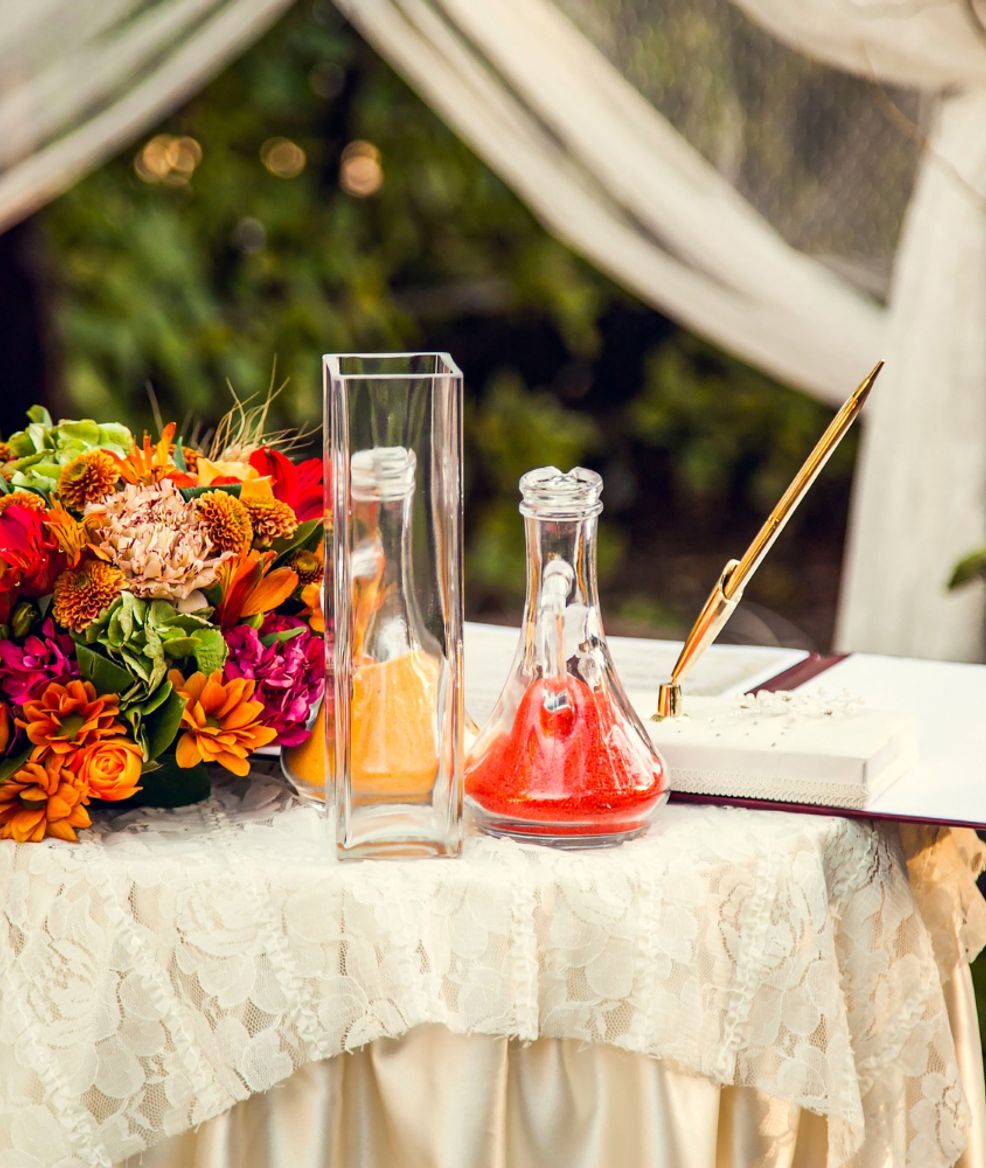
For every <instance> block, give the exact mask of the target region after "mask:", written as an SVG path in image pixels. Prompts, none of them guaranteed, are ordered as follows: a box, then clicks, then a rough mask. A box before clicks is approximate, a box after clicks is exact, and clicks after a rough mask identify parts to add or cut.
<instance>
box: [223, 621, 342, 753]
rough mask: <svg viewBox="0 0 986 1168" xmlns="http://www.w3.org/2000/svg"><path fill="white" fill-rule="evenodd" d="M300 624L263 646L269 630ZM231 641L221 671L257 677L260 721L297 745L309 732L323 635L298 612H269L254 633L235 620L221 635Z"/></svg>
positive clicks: (321, 671)
mask: <svg viewBox="0 0 986 1168" xmlns="http://www.w3.org/2000/svg"><path fill="white" fill-rule="evenodd" d="M292 629H300V630H301V632H299V633H296V634H295V636H293V637H292V638H291V639H290V640H288V641H276V642H275V643H274V644H272V645H265V644H264V643H263V638H264V637H266V636H268V635H269V634H271V633H280V632H286V631H288V630H292ZM225 636H226V643H227V645H228V646H229V657H228V658H227V660H226V667H225V676H226V677H227V678H230V679H232V678H236V677H245V678H251V679H253V680H255V681H256V683H257V688H256V691H255V692H254V695H253V696H254V699H255V700H256V701H259V702H262V703H263V707H264V711H263V714H262V715H261V717H260V721H261V723H262V724H263V725H265V726H269V727H271V728H272V729H274V730H276V731H277V738H278V742H279V744H280V745H281V746H296V745H297V744H298V743H299V742H303V741H304V740H305V738H307V736H308V722H309V719H310V717H311V716H312V714H313V713H314V711H315V708H316V707H317V705H318V703H319V701H320V700H321V697H322V691H323V689H324V685H325V660H324V651H323V647H322V638H321V637H318V636H316V635H315V634H314V633H312V631H311V630H310V629H309V628H308V626H307V625H306V624H305V622H304V621H302V620H298V619H297V618H296V617H290V616H277V615H273V614H272V615H270V616H268V617H267V618H266V619H265V620H264V623H263V624H262V625H261V627H260V631H259V632H258V631H257V630H256V629H252V628H250V627H249V625H237V626H236V627H235V628H233V629H230V630H229V632H227V633H226V634H225Z"/></svg>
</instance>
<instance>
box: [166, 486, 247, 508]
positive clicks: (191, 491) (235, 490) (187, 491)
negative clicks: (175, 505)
mask: <svg viewBox="0 0 986 1168" xmlns="http://www.w3.org/2000/svg"><path fill="white" fill-rule="evenodd" d="M179 490H180V491H181V493H182V496H183V497H184V499H185V502H186V503H188V502H191V500H192V499H197V498H198V497H199V495H204V494H205V493H206V492H207V491H225V492H226V493H227V495H235V496H236V498H237V499H238V498H239V497H240V491H241V490H243V484H242V483H216V484H215V485H213V486H208V487H180V488H179Z"/></svg>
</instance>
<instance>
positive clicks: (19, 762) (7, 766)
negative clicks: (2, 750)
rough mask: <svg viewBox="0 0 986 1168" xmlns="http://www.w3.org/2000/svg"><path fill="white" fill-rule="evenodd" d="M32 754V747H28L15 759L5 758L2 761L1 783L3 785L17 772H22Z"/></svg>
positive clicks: (0, 769) (0, 766) (0, 768)
mask: <svg viewBox="0 0 986 1168" xmlns="http://www.w3.org/2000/svg"><path fill="white" fill-rule="evenodd" d="M30 753H31V747H30V746H27V747H25V748H24V750H22V751H21V752H20V753H19V754H15V755H14V756H13V758H5V759H2V760H0V783H3V782H5V781H6V780H7V779H9V778H10V776H11V775H12V774H14V772H15V771H19V770H20V769H21V767H22V766H23V765H24V763H26V762H27V759H28V756H29V755H30Z"/></svg>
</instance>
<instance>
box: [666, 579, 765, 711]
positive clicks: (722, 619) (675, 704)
mask: <svg viewBox="0 0 986 1168" xmlns="http://www.w3.org/2000/svg"><path fill="white" fill-rule="evenodd" d="M738 566H739V560H730V561H729V563H728V564H726V566H725V567H724V568H723V570H722V573H721V574H720V576H719V579H718V580H717V581H716V583H715V587H714V588H713V589H712V591H711V592H710V593H709V596H708V599H707V600H706V602H705V604H704V605H703V606H702V611H701V612H700V613H699V616H698V619H697V620H696V621H695V624H694V625H693V626H692V631H691V633H690V634H689V635H688V638H687V639H686V641H685V644H684V647H683V648H682V650H681V653H680V654H679V655H678V660H677V661H676V662H675V663H674V669H672V671H671V677H670V679H669V680H668V681H666V682H665V683H664V685H662V686H661V688H660V689H659V690H658V692H657V710H656V711H655V713H654V721H655V722H661V721H663V720H664V719H665V718H678V717H680V716H681V715H682V714H683V713H684V702H683V699H682V693H681V686H680V685H679V684H678V679H679V678H680V677H683V676H684V675H685V673H686V672H687V671H688V669H689V667H690V666H691V664H692V662H693V661H695V660H696V659H697V658H698V657H701V655H702V654H703V653H704V652H705V650H706V649H707V648H708V647H709V645H711V644H712V642H713V641H714V640H715V639H716V637H718V636H719V633H720V632H721V631H722V628H723V626H724V625H725V624H726V622H727V621H728V620H729V618H730V617H731V616H732V615H733V610H734V609H735V608H736V605H737V604H739V602H740V600H742V598H743V589H742V588H739V589H737V590H736V591H735V592H734V593H733V594H732V596H727V595H726V585H727V583H728V581H729V578H730V576H731V575H732V574H733V572H734V571H735V570H736V568H737V567H738Z"/></svg>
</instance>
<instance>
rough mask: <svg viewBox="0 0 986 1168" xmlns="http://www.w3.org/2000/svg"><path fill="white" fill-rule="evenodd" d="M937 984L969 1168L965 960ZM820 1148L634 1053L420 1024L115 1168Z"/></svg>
mask: <svg viewBox="0 0 986 1168" xmlns="http://www.w3.org/2000/svg"><path fill="white" fill-rule="evenodd" d="M947 996H948V1003H949V1016H950V1019H951V1024H952V1032H953V1034H954V1035H955V1042H956V1049H957V1050H958V1051H959V1056H960V1059H961V1060H962V1062H963V1086H964V1088H965V1093H966V1096H967V1098H968V1099H969V1100H970V1102H971V1105H972V1106H971V1110H972V1112H973V1123H972V1125H971V1127H970V1129H969V1142H968V1144H967V1147H966V1150H965V1152H964V1153H963V1155H962V1157H961V1159H960V1160H959V1161H958V1162H957V1163H956V1164H955V1165H954V1168H980V1166H981V1165H982V1164H983V1163H986V1093H984V1091H983V1083H982V1059H981V1051H980V1049H979V1041H978V1035H979V1029H978V1026H977V1024H976V1007H975V1000H974V998H973V996H972V984H971V980H970V978H969V974H968V970H963V971H962V976H956V977H955V978H954V979H953V980H952V982H950V983H949V986H948V990H947ZM422 1117H426V1119H425V1121H423V1119H422ZM896 1121H897V1122H898V1123H899V1124H904V1123H905V1122H906V1118H905V1115H904V1113H903V1111H900V1112H898V1114H897V1116H896ZM826 1147H827V1132H826V1125H825V1121H824V1120H823V1119H822V1118H821V1116H818V1115H814V1114H812V1112H810V1111H802V1110H800V1109H799V1108H797V1107H794V1106H792V1105H791V1104H790V1103H787V1102H785V1101H784V1100H781V1099H770V1098H768V1097H767V1096H765V1095H762V1094H760V1093H759V1092H758V1091H755V1090H753V1089H752V1088H749V1087H720V1086H719V1085H718V1084H716V1083H713V1082H711V1081H710V1080H709V1079H703V1078H701V1077H699V1076H697V1075H690V1074H688V1073H686V1072H684V1071H682V1070H681V1069H680V1068H677V1067H675V1066H674V1065H673V1064H670V1063H665V1062H659V1061H657V1060H655V1059H650V1058H647V1057H646V1056H644V1055H635V1054H631V1053H629V1052H628V1051H622V1050H617V1049H616V1048H615V1047H609V1046H585V1045H584V1044H582V1043H578V1042H573V1041H571V1040H568V1039H557V1038H542V1039H539V1040H537V1041H536V1042H533V1043H528V1044H521V1043H519V1042H512V1041H509V1040H507V1039H505V1038H490V1037H487V1036H485V1035H461V1034H452V1033H450V1032H449V1031H447V1030H445V1029H443V1028H442V1027H440V1026H421V1027H418V1028H417V1029H415V1030H412V1031H410V1032H409V1033H408V1034H406V1035H405V1036H404V1037H403V1038H399V1039H380V1040H378V1041H377V1042H373V1043H370V1044H369V1045H368V1046H365V1047H362V1048H361V1049H360V1050H358V1051H355V1052H353V1054H351V1055H341V1056H339V1057H338V1058H335V1059H327V1060H325V1061H323V1062H319V1063H311V1064H310V1065H309V1066H307V1067H303V1068H302V1069H301V1070H299V1071H296V1072H295V1073H294V1074H293V1075H292V1076H291V1078H290V1079H288V1080H287V1081H286V1082H285V1083H282V1084H281V1085H280V1086H279V1087H277V1088H276V1089H275V1090H273V1091H269V1092H268V1093H267V1094H266V1095H253V1096H251V1097H250V1098H249V1099H247V1100H245V1101H244V1102H243V1103H239V1104H237V1105H236V1107H234V1108H233V1109H232V1110H231V1111H228V1112H226V1114H225V1115H221V1116H218V1117H217V1118H216V1119H213V1120H209V1121H208V1122H207V1123H204V1124H202V1125H201V1126H200V1127H199V1128H198V1129H197V1130H195V1131H189V1132H184V1133H182V1135H179V1136H174V1137H172V1138H170V1139H166V1140H162V1141H161V1143H159V1144H156V1145H155V1146H154V1147H152V1148H149V1149H148V1150H147V1151H146V1152H142V1153H140V1154H139V1155H137V1156H132V1157H130V1158H129V1159H128V1160H126V1161H125V1162H122V1163H120V1164H118V1165H117V1168H283V1166H284V1165H290V1166H291V1168H420V1166H421V1165H424V1164H427V1165H429V1166H430V1168H510V1166H511V1165H529V1164H563V1165H565V1168H613V1166H614V1165H620V1168H643V1166H644V1165H646V1166H647V1168H751V1166H752V1165H754V1164H755V1165H757V1168H823V1166H824V1164H825V1160H826Z"/></svg>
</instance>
